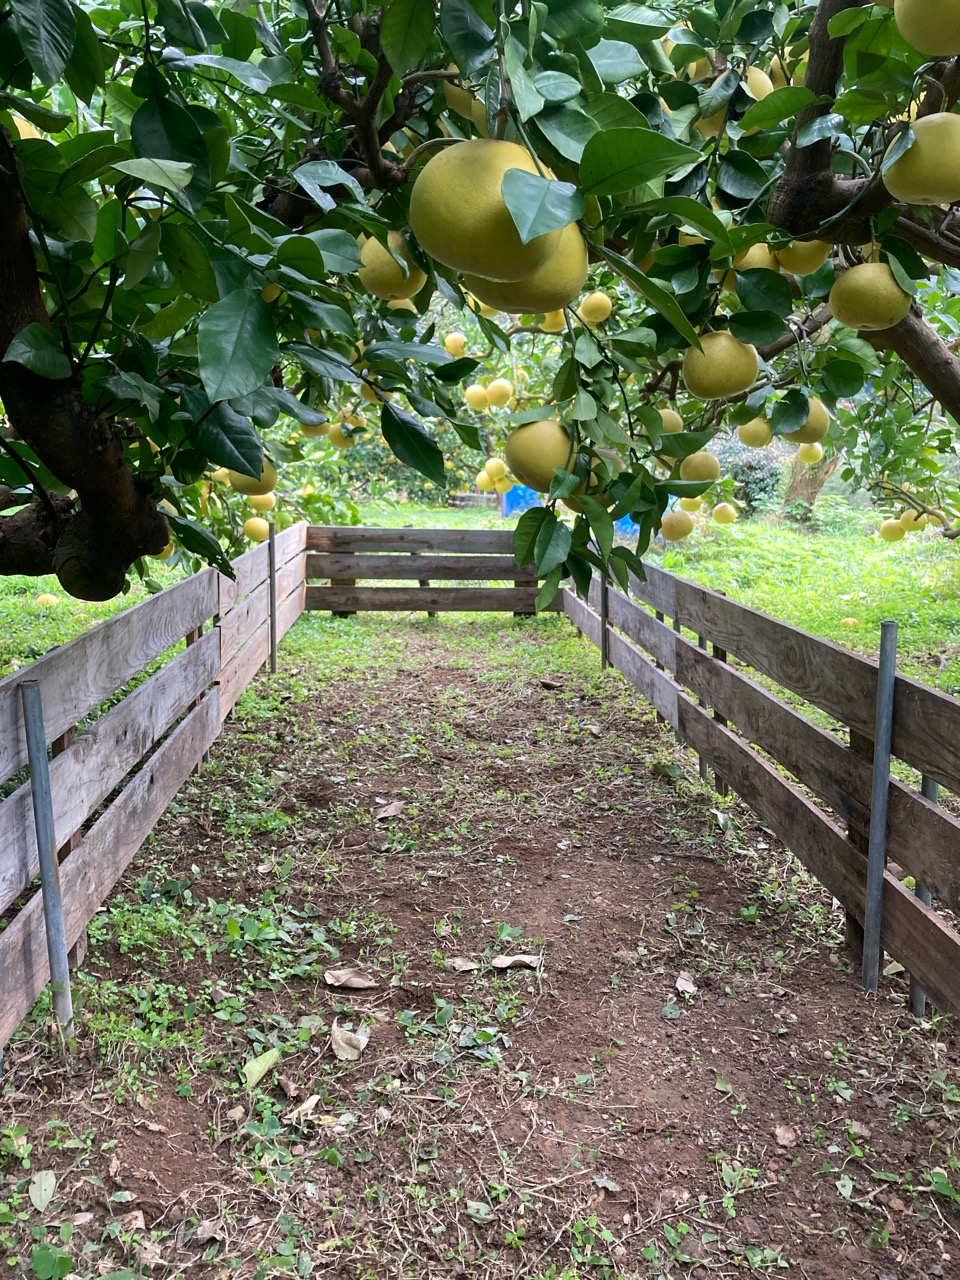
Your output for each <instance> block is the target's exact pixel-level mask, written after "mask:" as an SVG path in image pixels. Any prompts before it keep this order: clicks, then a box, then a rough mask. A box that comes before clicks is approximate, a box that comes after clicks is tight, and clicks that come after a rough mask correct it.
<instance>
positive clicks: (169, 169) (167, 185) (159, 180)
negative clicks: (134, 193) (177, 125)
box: [111, 160, 193, 191]
mask: <svg viewBox="0 0 960 1280" xmlns="http://www.w3.org/2000/svg"><path fill="white" fill-rule="evenodd" d="M111 168H113V169H118V170H119V171H120V173H126V174H129V175H130V177H131V178H138V179H139V180H140V181H141V182H142V183H143V184H144V185H145V186H147V187H152V188H154V189H155V190H157V191H185V190H186V188H187V187H188V186H189V185H190V183H191V181H192V180H193V165H192V164H184V163H182V162H181V161H179V160H118V161H116V162H115V163H114V164H113V165H112V166H111Z"/></svg>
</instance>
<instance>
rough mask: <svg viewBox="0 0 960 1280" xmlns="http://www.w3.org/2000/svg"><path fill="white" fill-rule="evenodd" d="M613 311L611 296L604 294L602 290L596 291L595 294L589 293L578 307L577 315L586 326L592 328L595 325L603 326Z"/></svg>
mask: <svg viewBox="0 0 960 1280" xmlns="http://www.w3.org/2000/svg"><path fill="white" fill-rule="evenodd" d="M612 310H613V300H612V298H611V297H610V295H609V294H608V293H604V292H603V290H602V289H596V290H594V292H593V293H588V294H587V296H586V297H585V298H584V300H583V301H582V302H581V303H580V305H579V307H577V315H578V316H579V317H580V319H581V320H582V321H583V323H584V324H588V325H590V326H591V327H592V326H593V325H595V324H602V323H603V322H604V320H606V319H607V318H608V317H609V315H610V313H611V311H612Z"/></svg>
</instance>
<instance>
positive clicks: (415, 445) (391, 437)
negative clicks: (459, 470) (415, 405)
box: [380, 400, 447, 488]
mask: <svg viewBox="0 0 960 1280" xmlns="http://www.w3.org/2000/svg"><path fill="white" fill-rule="evenodd" d="M380 430H381V431H382V432H383V438H384V440H386V442H387V444H388V445H389V446H390V448H391V449H392V451H393V452H394V453H395V454H396V455H397V457H398V458H399V459H400V461H401V462H405V463H406V464H407V466H408V467H413V468H414V470H415V471H419V472H420V474H421V475H424V476H426V477H427V479H428V480H432V481H433V482H434V484H436V485H439V486H440V487H441V488H445V487H446V483H447V473H446V470H445V469H444V465H443V454H442V453H441V452H440V450H439V449H438V448H437V445H436V443H435V442H434V441H433V439H432V438H431V437H430V435H429V434H428V433H427V431H426V429H425V428H424V427H423V426H422V425H421V424H420V423H419V422H418V421H417V420H416V418H414V417H412V416H411V415H410V414H409V413H405V412H404V411H403V410H402V409H398V408H396V406H395V405H392V404H390V403H388V402H387V401H386V400H384V401H383V402H382V403H381V405H380Z"/></svg>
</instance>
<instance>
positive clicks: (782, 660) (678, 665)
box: [0, 525, 960, 1046]
mask: <svg viewBox="0 0 960 1280" xmlns="http://www.w3.org/2000/svg"><path fill="white" fill-rule="evenodd" d="M270 566H271V561H270V551H269V547H268V546H267V545H266V544H264V545H261V546H259V547H256V548H254V549H253V550H251V551H249V552H247V553H246V555H244V556H241V557H240V559H239V560H237V561H236V562H235V565H234V568H235V571H236V580H235V581H231V580H230V579H229V578H227V577H225V576H223V575H222V574H220V573H218V572H216V571H215V570H212V569H209V570H206V571H204V572H203V573H200V574H197V575H196V576H195V577H193V578H190V579H188V580H186V581H184V582H181V583H179V584H178V585H176V586H174V587H170V588H168V589H167V590H166V591H163V592H161V593H160V594H159V595H157V596H154V597H152V598H151V599H149V600H147V601H144V602H143V603H142V604H139V605H136V606H135V607H134V608H132V609H130V610H128V611H127V612H125V613H122V614H119V615H117V616H116V617H115V618H112V619H111V620H110V621H108V622H105V623H103V624H102V625H101V626H99V627H96V628H94V629H93V630H92V631H89V632H87V633H86V634H85V635H83V636H81V637H80V638H79V639H77V640H75V641H73V642H72V643H70V644H68V645H65V646H63V647H62V648H59V649H55V650H53V651H51V652H50V653H49V654H47V655H45V656H44V657H43V658H40V659H38V660H37V661H36V662H34V663H32V664H30V665H29V666H27V667H24V668H23V669H22V670H21V671H18V672H16V673H15V674H14V675H11V676H8V677H7V678H6V679H4V680H0V783H4V782H6V783H7V784H8V785H9V784H10V782H11V780H13V781H17V780H18V778H19V775H20V774H21V773H24V774H25V765H26V758H27V756H26V742H25V737H24V730H23V716H22V709H21V699H20V686H21V684H22V683H23V682H24V681H25V680H36V681H38V683H39V685H40V689H41V693H42V697H43V710H44V718H45V725H46V734H47V738H48V740H49V741H50V742H51V743H52V761H51V765H50V775H51V786H52V792H53V806H54V825H55V831H56V844H57V846H58V847H59V850H60V858H61V863H62V866H61V873H60V876H61V884H62V894H63V900H64V915H65V925H66V935H67V943H68V945H69V946H71V947H73V948H74V949H75V953H76V952H78V951H79V949H80V948H82V945H83V940H84V937H85V929H86V925H87V923H88V921H89V920H90V919H91V918H92V916H93V914H94V912H95V911H96V910H97V908H98V907H99V906H100V904H101V903H102V902H103V901H104V900H105V899H106V898H107V896H108V894H109V893H110V891H111V889H112V888H113V886H114V885H115V884H116V882H117V880H118V879H119V877H120V875H121V874H122V873H123V871H124V869H125V868H126V867H127V865H128V864H129V862H130V860H131V859H132V857H133V856H134V854H135V853H136V851H137V849H138V848H139V847H140V845H141V844H142V842H143V840H144V839H145V837H146V836H147V835H148V833H149V832H150V830H151V829H152V827H153V826H154V824H155V823H156V821H157V819H158V818H159V817H160V815H161V813H162V812H163V810H164V809H165V808H166V806H167V804H168V803H169V802H170V800H171V799H172V798H173V796H174V795H175V794H176V792H177V790H178V789H179V787H180V786H181V785H182V783H183V781H184V780H185V779H186V778H187V776H188V775H189V774H190V772H191V771H192V770H193V769H194V768H195V767H196V766H197V765H198V764H199V762H200V761H201V760H202V758H203V756H204V754H205V753H206V751H207V750H208V748H209V747H210V745H211V743H212V742H213V740H214V738H215V737H216V736H217V734H218V733H219V731H220V727H221V726H222V724H223V721H224V719H225V718H226V716H227V715H228V713H229V712H230V710H231V709H232V708H233V706H234V704H235V703H236V701H237V698H238V697H239V696H240V694H241V693H242V692H243V690H244V689H245V688H246V687H247V685H248V684H249V683H250V681H251V680H252V679H253V677H254V675H255V674H256V672H257V671H258V670H259V669H260V667H261V666H262V665H263V664H264V662H265V661H266V659H267V657H268V656H269V654H270V649H271V641H272V637H275V638H276V639H279V638H280V637H281V636H283V635H284V634H285V633H286V631H288V630H289V628H290V627H291V626H292V625H293V623H294V622H295V621H296V620H297V618H298V617H299V616H300V614H301V613H302V612H303V611H304V610H305V609H328V610H331V611H332V612H335V613H352V612H356V611H360V610H370V609H377V610H388V611H395V610H418V611H419V610H422V611H426V612H429V613H434V612H439V611H444V610H465V611H497V612H500V611H507V612H513V613H518V614H524V613H527V614H528V613H532V612H533V611H534V608H535V600H536V596H537V591H538V581H537V576H536V574H535V572H534V570H533V568H532V567H531V566H523V567H518V566H517V565H516V564H515V562H514V559H513V553H512V534H511V533H510V532H509V531H501V530H493V531H476V530H474V531H466V530H445V529H437V530H432V529H354V528H307V527H306V526H305V525H298V526H296V527H294V528H292V529H288V530H286V531H285V532H284V533H282V534H280V535H279V536H278V537H277V538H276V542H275V566H274V569H273V572H272V573H271V567H270ZM308 580H321V581H325V582H326V584H327V585H308ZM358 582H367V583H371V582H373V583H375V584H377V585H366V586H358V585H357V584H358ZM397 582H400V583H405V582H415V583H416V584H417V585H415V586H406V585H400V586H397V585H384V584H395V583H397ZM434 583H445V584H457V585H444V586H435V585H433V584H434ZM502 583H510V584H512V585H506V586H505V585H495V584H502ZM491 584H494V585H491ZM633 593H634V595H635V596H636V597H637V599H638V600H639V601H640V603H637V601H636V600H632V599H630V598H628V597H627V596H625V595H623V594H621V593H619V592H616V591H614V590H612V589H611V588H609V587H606V586H601V585H600V584H598V583H594V585H593V588H592V591H591V597H590V601H589V603H587V602H584V601H581V600H579V599H577V597H576V596H574V595H573V594H572V593H570V592H569V591H566V590H564V591H561V592H560V593H559V595H558V596H557V598H556V600H555V601H554V604H553V607H554V608H558V609H562V610H564V611H565V613H566V614H567V616H568V617H569V618H570V620H571V621H572V622H573V623H574V624H575V625H576V626H577V627H579V629H580V630H581V631H582V632H583V633H584V634H585V635H587V636H588V637H589V638H590V639H591V640H592V641H593V642H594V643H596V644H597V645H598V646H599V647H600V648H601V650H602V652H603V654H604V655H605V657H607V658H608V659H609V661H610V662H611V663H612V664H613V665H614V666H615V667H616V668H617V669H618V670H619V671H620V672H622V673H623V675H624V676H626V678H627V679H628V680H629V681H630V682H631V683H632V684H633V685H634V686H635V687H636V688H637V689H638V690H639V691H640V692H641V693H642V694H643V695H644V697H646V698H647V699H648V700H649V701H650V702H651V703H652V704H653V706H654V707H656V709H657V711H658V712H659V714H660V715H661V716H662V717H663V718H664V719H665V720H666V721H668V722H669V723H670V724H671V725H672V726H673V728H674V729H675V730H676V732H677V735H678V737H679V738H680V739H681V741H683V742H685V743H687V744H689V745H690V746H692V747H693V748H694V749H695V750H696V751H697V752H698V753H699V754H700V756H701V758H702V759H704V760H706V761H708V762H709V763H710V765H711V766H712V767H713V769H714V770H715V771H716V773H717V775H718V777H719V778H722V779H724V780H725V781H726V782H727V783H729V784H730V785H731V786H732V787H733V788H734V789H735V790H736V791H737V792H738V794H739V795H740V796H741V797H742V798H743V799H744V800H745V801H746V803H747V804H748V805H749V806H750V807H751V808H752V809H753V811H754V812H755V813H756V814H757V815H758V816H759V817H760V818H761V819H762V820H763V821H764V822H766V823H767V824H768V825H769V826H770V827H771V828H772V829H773V830H775V831H776V832H777V834H778V835H779V836H780V837H781V839H782V840H783V841H784V843H785V844H786V845H787V847H788V848H790V849H791V850H792V851H793V852H794V853H795V854H796V855H797V856H798V857H799V858H800V860H801V861H802V862H803V863H804V864H805V865H806V866H807V867H808V868H809V869H810V870H811V871H812V872H813V874H814V875H816V876H817V878H818V879H819V880H820V881H821V882H822V883H823V884H824V885H825V886H826V887H827V888H828V889H829V890H830V892H831V893H833V894H834V895H835V896H836V897H837V898H838V899H839V900H840V901H841V902H842V903H843V905H844V907H845V908H846V910H847V912H848V913H849V915H850V917H851V918H852V919H854V920H858V919H859V920H862V918H863V904H864V899H865V885H866V859H865V857H864V854H863V852H862V846H863V844H864V838H865V835H864V833H865V832H866V831H867V830H868V828H869V822H870V794H871V783H872V767H871V761H870V746H871V736H872V733H873V730H874V707H875V705H876V692H877V666H876V664H875V663H873V662H871V661H869V660H867V659H865V658H861V657H858V656H856V655H854V654H851V653H849V652H848V651H846V650H844V649H841V648H838V647H837V646H835V645H832V644H829V643H828V642H826V641H823V640H819V639H817V638H816V637H815V636H811V635H808V634H807V633H805V632H802V631H799V630H797V629H796V628H794V627H789V626H786V625H785V624H783V623H780V622H777V621H776V620H775V619H773V618H769V617H767V616H766V615H764V614H760V613H757V612H755V611H754V610H751V609H747V608H745V607H744V606H742V605H738V604H735V603H734V602H732V601H730V600H727V599H725V598H724V597H723V596H720V595H718V594H717V593H715V592H711V591H708V590H705V589H704V588H702V587H698V586H696V585H694V584H693V583H689V582H685V581H683V580H682V579H678V578H674V577H672V576H671V575H669V574H666V573H663V572H661V571H660V570H657V569H655V568H653V567H652V566H651V567H650V568H648V579H647V581H646V582H644V583H640V582H637V581H635V582H634V584H633ZM271 601H274V603H275V609H274V611H273V613H271V607H270V606H271ZM650 610H653V612H650ZM663 619H670V620H671V625H667V623H666V622H665V621H664V620H663ZM684 632H687V633H688V634H684ZM707 644H710V646H711V648H712V650H713V652H712V653H711V652H708V651H707V649H706V645H707ZM181 646H182V648H181ZM727 655H731V656H733V657H735V659H736V661H737V663H738V665H737V666H736V667H734V666H732V665H730V663H729V662H727V661H726V658H727ZM154 667H156V669H153V668H154ZM744 668H752V671H753V673H755V674H759V675H761V676H762V677H764V678H765V679H767V680H769V681H773V682H775V683H777V684H779V685H780V686H781V687H782V688H783V689H787V690H790V691H791V692H792V693H794V694H796V695H799V696H800V697H801V698H803V699H805V700H806V701H807V702H809V703H811V704H812V705H813V706H816V707H818V708H820V709H821V710H822V711H824V712H826V713H827V714H828V715H829V716H830V717H832V719H833V720H834V721H836V722H837V723H838V724H840V725H844V726H846V727H847V730H848V739H849V740H848V741H843V740H842V739H841V737H840V736H839V735H838V734H837V733H835V732H831V731H829V730H827V729H824V728H821V727H820V726H818V725H816V724H814V723H813V721H811V720H810V719H809V718H808V717H807V716H805V715H803V714H802V713H801V712H799V711H798V710H796V709H795V708H794V707H793V706H790V705H788V704H787V703H786V702H785V701H784V700H783V699H781V698H779V697H777V696H776V695H775V694H773V693H771V692H769V691H768V690H767V689H766V688H764V687H761V685H760V684H759V683H757V681H756V680H754V679H751V677H750V675H749V674H747V673H746V671H745V670H744ZM131 686H133V687H131ZM118 695H122V696H118ZM105 704H109V705H105ZM893 751H894V753H895V755H896V756H898V757H899V758H900V759H901V760H903V761H905V762H906V763H907V764H908V765H910V766H912V767H913V768H914V769H916V770H918V771H919V772H921V773H922V774H924V775H925V776H926V778H928V779H931V780H935V781H936V782H938V783H941V784H943V785H944V786H946V787H948V788H950V789H951V790H952V791H955V792H960V704H958V703H957V702H955V700H954V699H952V698H950V697H947V696H946V695H945V694H941V693H938V692H937V691H935V690H933V689H930V688H928V687H927V686H925V685H922V684H919V683H917V682H916V681H913V680H907V679H904V678H900V679H898V680H897V685H896V697H895V715H894V728H893ZM785 771H786V772H788V773H789V774H791V775H792V780H791V778H789V777H787V776H785ZM811 793H812V795H811ZM813 797H818V798H819V800H820V802H821V803H819V804H818V803H817V800H816V799H814V798H813ZM887 848H888V852H889V854H890V856H891V857H892V858H895V859H896V860H897V861H898V862H899V863H900V864H901V866H902V867H903V868H904V869H905V870H906V871H908V872H910V873H911V874H912V875H914V876H915V877H916V879H917V881H919V882H922V884H923V885H924V886H926V888H927V889H929V890H930V891H931V892H932V895H933V899H934V905H933V906H930V907H928V906H925V905H924V904H923V902H921V901H920V899H919V898H918V897H917V896H915V895H914V894H913V893H911V892H910V891H909V890H908V889H906V888H905V887H904V885H903V884H902V883H901V882H900V881H899V880H898V879H897V878H896V877H895V876H894V875H892V874H891V873H890V872H889V871H887V872H886V873H885V881H884V901H883V908H884V910H883V946H884V948H885V950H886V951H888V952H889V953H890V954H891V955H892V956H894V957H895V958H896V959H898V960H900V961H901V962H902V963H903V965H904V966H905V968H906V969H907V970H908V971H909V972H910V973H911V974H912V975H914V977H915V978H916V979H917V981H918V982H920V983H921V984H922V986H923V988H924V990H925V991H926V992H927V994H928V995H929V997H930V999H931V1000H933V1002H934V1003H935V1004H936V1005H937V1006H938V1007H940V1008H941V1009H944V1010H950V1011H953V1012H960V934H958V933H957V932H956V930H955V929H954V928H953V927H952V926H951V924H950V923H949V922H948V920H947V919H946V918H945V917H944V916H943V915H942V914H940V913H939V912H938V911H937V910H936V909H935V908H936V907H937V906H939V907H942V908H946V909H948V910H949V911H953V912H956V911H960V821H958V820H957V819H955V818H954V817H952V816H951V815H950V814H948V813H946V812H945V811H944V810H942V809H940V808H938V807H937V805H936V804H934V803H932V802H931V801H930V800H928V799H925V798H924V797H923V796H921V795H920V794H919V792H918V791H916V790H914V789H913V788H912V787H910V786H907V785H904V784H903V783H900V782H896V781H894V782H892V783H891V786H890V806H889V821H888V831H887ZM37 865H38V858H37V847H36V836H35V828H34V821H33V810H32V795H31V787H30V782H29V780H25V781H22V782H21V785H19V786H18V787H17V788H16V789H15V790H14V791H13V792H12V794H10V795H9V796H7V798H6V799H4V800H3V801H2V802H0V913H3V914H4V916H5V920H6V927H5V928H3V930H2V932H0V1046H2V1045H3V1044H4V1043H5V1042H6V1041H7V1040H8V1039H9V1038H10V1036H11V1034H12V1033H13V1031H14V1030H15V1029H16V1027H17V1026H18V1025H19V1023H20V1021H21V1020H22V1019H23V1017H24V1016H25V1015H26V1014H27V1012H28V1011H29V1009H30V1007H31V1005H32V1004H33V1002H34V1000H35V999H36V997H37V996H38V995H39V994H40V992H41V991H42V990H43V988H44V986H45V985H46V984H47V982H48V981H49V972H50V971H49V962H48V958H47V947H46V934H45V926H44V920H43V910H42V906H43V904H42V898H41V895H40V893H39V892H37V891H35V890H34V889H33V888H32V886H33V885H34V883H35V879H36V876H37Z"/></svg>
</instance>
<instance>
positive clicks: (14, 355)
mask: <svg viewBox="0 0 960 1280" xmlns="http://www.w3.org/2000/svg"><path fill="white" fill-rule="evenodd" d="M3 363H4V364H7V363H12V364H22V365H23V367H24V368H25V369H29V370H30V372H31V373H35V374H37V375H38V376H39V377H41V378H51V379H53V380H58V379H60V378H69V377H70V374H71V373H72V368H71V365H70V361H69V360H68V359H67V357H66V355H65V354H64V351H63V347H61V345H60V343H59V342H58V341H57V339H56V338H55V337H54V336H53V334H52V333H51V332H50V330H49V329H47V328H45V327H44V326H43V325H42V324H40V323H39V322H37V321H34V323H33V324H28V325H27V327H26V328H25V329H21V330H20V332H19V333H18V334H17V336H16V337H15V338H14V340H13V341H12V342H11V343H10V345H9V347H7V350H6V352H5V354H4V357H3Z"/></svg>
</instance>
